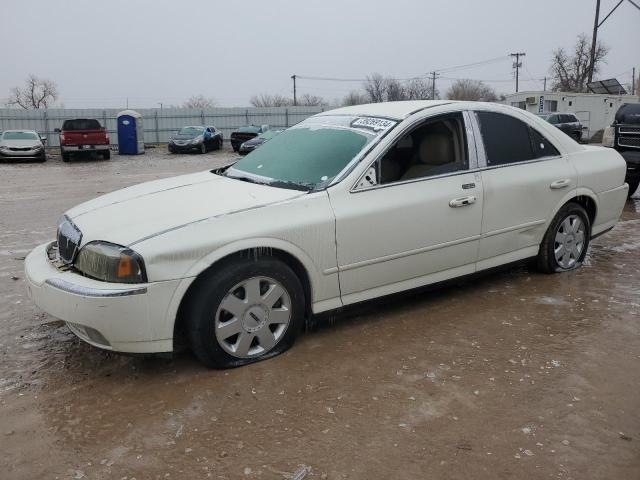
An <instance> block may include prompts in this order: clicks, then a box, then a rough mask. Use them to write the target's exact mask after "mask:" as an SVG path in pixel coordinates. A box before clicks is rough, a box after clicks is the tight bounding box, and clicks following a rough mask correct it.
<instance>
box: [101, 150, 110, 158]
mask: <svg viewBox="0 0 640 480" xmlns="http://www.w3.org/2000/svg"><path fill="white" fill-rule="evenodd" d="M102 158H104V159H105V160H109V159H110V158H111V150H105V151H104V152H102Z"/></svg>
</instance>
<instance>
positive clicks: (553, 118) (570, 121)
mask: <svg viewBox="0 0 640 480" xmlns="http://www.w3.org/2000/svg"><path fill="white" fill-rule="evenodd" d="M539 116H540V117H542V118H543V119H544V120H546V121H547V122H549V123H550V124H551V125H553V126H555V127H557V128H559V129H560V130H562V131H563V132H564V133H566V134H567V135H569V136H570V137H571V138H573V139H574V140H575V141H576V142H580V141H582V130H583V125H582V122H580V120H578V117H576V116H575V114H573V113H540V114H539Z"/></svg>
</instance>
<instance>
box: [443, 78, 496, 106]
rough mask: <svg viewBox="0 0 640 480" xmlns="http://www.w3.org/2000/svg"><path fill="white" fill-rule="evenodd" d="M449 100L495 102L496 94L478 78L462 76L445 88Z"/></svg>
mask: <svg viewBox="0 0 640 480" xmlns="http://www.w3.org/2000/svg"><path fill="white" fill-rule="evenodd" d="M447 98H448V99H449V100H470V101H477V102H495V101H496V100H498V95H497V94H496V92H495V90H494V89H493V88H491V87H490V86H489V85H487V84H485V83H483V82H481V81H480V80H471V79H469V78H464V79H460V80H456V81H455V82H454V83H453V85H451V87H450V88H449V90H447Z"/></svg>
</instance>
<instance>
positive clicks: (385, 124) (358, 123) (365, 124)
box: [351, 117, 396, 132]
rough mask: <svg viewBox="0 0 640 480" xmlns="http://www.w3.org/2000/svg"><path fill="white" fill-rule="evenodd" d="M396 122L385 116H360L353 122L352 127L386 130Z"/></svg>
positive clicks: (376, 130)
mask: <svg viewBox="0 0 640 480" xmlns="http://www.w3.org/2000/svg"><path fill="white" fill-rule="evenodd" d="M395 123H396V122H394V121H393V120H387V119H384V118H373V117H360V118H356V119H355V120H354V121H353V122H351V127H352V128H368V129H371V130H373V131H375V132H379V131H380V130H386V129H388V128H391V127H393V126H394V125H395Z"/></svg>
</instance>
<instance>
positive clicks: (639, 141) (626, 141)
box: [618, 136, 640, 148]
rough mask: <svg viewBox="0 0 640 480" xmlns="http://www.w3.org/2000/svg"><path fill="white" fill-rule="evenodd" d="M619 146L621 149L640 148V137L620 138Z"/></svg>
mask: <svg viewBox="0 0 640 480" xmlns="http://www.w3.org/2000/svg"><path fill="white" fill-rule="evenodd" d="M618 145H620V146H621V147H631V148H640V136H638V137H631V136H620V137H619V138H618Z"/></svg>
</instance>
